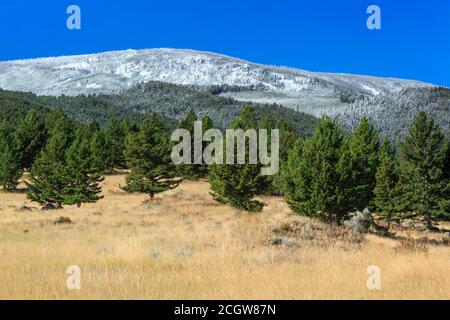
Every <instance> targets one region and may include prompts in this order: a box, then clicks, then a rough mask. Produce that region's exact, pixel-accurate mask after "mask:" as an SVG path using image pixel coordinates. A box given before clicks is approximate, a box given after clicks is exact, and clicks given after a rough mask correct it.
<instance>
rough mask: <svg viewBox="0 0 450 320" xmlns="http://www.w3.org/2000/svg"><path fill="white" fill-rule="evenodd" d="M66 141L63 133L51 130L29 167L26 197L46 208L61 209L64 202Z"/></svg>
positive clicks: (66, 180)
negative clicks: (42, 147)
mask: <svg viewBox="0 0 450 320" xmlns="http://www.w3.org/2000/svg"><path fill="white" fill-rule="evenodd" d="M68 140H69V139H68V137H67V136H66V134H65V133H64V132H63V131H59V130H53V131H52V135H51V138H50V140H49V142H48V144H47V145H46V146H45V148H44V150H43V151H42V152H41V153H40V155H39V156H38V158H37V159H36V161H35V163H34V164H33V166H32V167H31V172H30V181H29V182H27V185H28V193H27V196H28V198H29V199H31V200H33V201H36V202H38V203H40V204H41V205H43V206H44V207H46V208H61V206H62V204H63V202H64V188H65V187H66V185H67V182H68V177H67V176H66V172H67V171H66V163H65V153H66V150H67V148H68V145H69V142H68Z"/></svg>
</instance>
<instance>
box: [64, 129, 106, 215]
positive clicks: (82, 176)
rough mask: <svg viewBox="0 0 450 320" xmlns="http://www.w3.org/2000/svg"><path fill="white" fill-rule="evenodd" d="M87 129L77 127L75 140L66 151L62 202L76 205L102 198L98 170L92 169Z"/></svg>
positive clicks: (100, 178) (100, 177) (100, 179)
mask: <svg viewBox="0 0 450 320" xmlns="http://www.w3.org/2000/svg"><path fill="white" fill-rule="evenodd" d="M88 130H89V129H79V130H78V131H77V134H76V136H75V140H74V142H73V144H72V145H71V146H70V148H69V149H68V150H67V153H66V166H65V170H66V173H65V177H66V179H67V184H66V185H65V186H64V189H63V204H67V205H73V204H76V205H77V206H78V207H80V206H81V204H82V203H93V202H97V201H98V200H99V199H101V198H103V197H101V196H99V193H100V192H101V186H100V185H99V183H100V182H102V181H103V177H102V176H101V174H100V172H95V171H94V170H92V165H91V161H92V154H91V148H90V142H91V141H90V137H89V135H90V132H89V131H88Z"/></svg>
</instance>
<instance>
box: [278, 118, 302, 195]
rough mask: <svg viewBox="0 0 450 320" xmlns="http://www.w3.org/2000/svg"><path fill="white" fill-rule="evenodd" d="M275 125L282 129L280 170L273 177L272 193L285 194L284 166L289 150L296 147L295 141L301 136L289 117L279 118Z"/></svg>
mask: <svg viewBox="0 0 450 320" xmlns="http://www.w3.org/2000/svg"><path fill="white" fill-rule="evenodd" d="M275 127H276V129H278V130H279V131H280V172H279V173H278V174H276V175H275V176H274V177H273V183H272V185H273V192H272V193H273V194H275V195H283V194H284V190H285V186H284V181H285V179H283V177H282V176H283V174H284V173H286V170H284V168H285V167H286V166H287V161H288V156H289V152H290V151H291V150H292V149H293V148H294V145H295V143H296V142H297V140H298V139H299V138H300V137H299V135H298V134H297V132H296V131H295V130H294V127H293V126H292V123H291V122H290V121H289V120H288V119H285V118H282V119H280V120H278V122H277V124H276V126H275Z"/></svg>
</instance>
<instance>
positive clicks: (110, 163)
mask: <svg viewBox="0 0 450 320" xmlns="http://www.w3.org/2000/svg"><path fill="white" fill-rule="evenodd" d="M110 142H111V139H109V138H108V136H107V133H106V130H105V129H100V130H98V131H97V132H95V134H94V136H93V137H92V141H91V153H92V162H91V166H92V169H93V170H94V171H95V172H101V173H111V172H112V171H113V170H114V154H113V152H111V143H110Z"/></svg>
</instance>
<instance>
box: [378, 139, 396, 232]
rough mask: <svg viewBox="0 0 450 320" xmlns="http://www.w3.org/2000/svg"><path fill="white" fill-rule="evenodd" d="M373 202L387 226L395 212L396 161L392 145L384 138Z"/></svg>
mask: <svg viewBox="0 0 450 320" xmlns="http://www.w3.org/2000/svg"><path fill="white" fill-rule="evenodd" d="M375 178H376V186H375V189H374V194H375V199H374V204H375V206H376V208H377V209H378V211H379V213H380V215H381V217H382V218H384V219H385V220H387V221H388V227H389V225H390V222H391V220H392V219H393V217H394V214H395V213H396V212H397V201H398V196H399V195H398V181H399V175H398V161H397V158H396V155H395V152H394V150H393V147H392V145H391V143H390V142H389V140H388V139H385V140H384V141H383V143H382V144H381V147H380V165H379V167H378V169H377V173H376V176H375Z"/></svg>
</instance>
